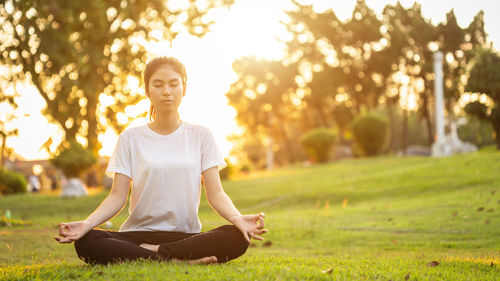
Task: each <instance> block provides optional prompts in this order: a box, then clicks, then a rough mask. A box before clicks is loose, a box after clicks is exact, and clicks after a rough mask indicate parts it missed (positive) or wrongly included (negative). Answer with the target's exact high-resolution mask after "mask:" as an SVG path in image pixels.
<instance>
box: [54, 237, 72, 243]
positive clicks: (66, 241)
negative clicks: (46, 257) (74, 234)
mask: <svg viewBox="0 0 500 281" xmlns="http://www.w3.org/2000/svg"><path fill="white" fill-rule="evenodd" d="M54 239H56V241H57V242H59V243H71V242H73V240H71V239H68V238H61V237H54Z"/></svg>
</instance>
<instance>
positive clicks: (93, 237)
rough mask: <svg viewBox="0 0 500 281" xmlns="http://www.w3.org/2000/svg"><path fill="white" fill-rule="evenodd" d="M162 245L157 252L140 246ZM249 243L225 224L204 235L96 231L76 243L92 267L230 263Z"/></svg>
mask: <svg viewBox="0 0 500 281" xmlns="http://www.w3.org/2000/svg"><path fill="white" fill-rule="evenodd" d="M144 243H145V244H153V245H160V247H159V249H158V253H155V252H153V251H150V250H147V249H144V248H142V247H139V245H140V244H144ZM247 248H248V242H247V241H246V240H245V238H244V237H243V234H241V232H240V231H239V230H238V229H237V228H236V227H235V226H234V225H223V226H221V227H218V228H215V229H212V230H210V231H207V232H203V233H184V232H175V231H127V232H115V231H105V230H98V229H94V230H91V231H90V232H88V233H87V234H86V235H85V236H83V237H82V238H80V239H79V240H77V241H75V249H76V252H77V253H78V257H80V259H82V260H83V261H85V262H86V263H89V264H108V263H115V262H120V261H128V260H136V259H139V258H143V259H151V260H171V259H179V260H189V259H199V258H203V257H209V256H215V257H217V262H219V263H221V262H227V261H230V260H232V259H235V258H237V257H239V256H241V255H243V254H244V253H245V252H246V250H247Z"/></svg>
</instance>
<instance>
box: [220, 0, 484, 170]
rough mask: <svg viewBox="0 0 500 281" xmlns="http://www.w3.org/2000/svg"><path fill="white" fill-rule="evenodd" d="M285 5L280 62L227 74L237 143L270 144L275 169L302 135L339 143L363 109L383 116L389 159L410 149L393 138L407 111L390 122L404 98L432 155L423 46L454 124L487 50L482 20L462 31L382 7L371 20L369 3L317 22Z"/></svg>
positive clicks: (253, 63)
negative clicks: (322, 130) (437, 64)
mask: <svg viewBox="0 0 500 281" xmlns="http://www.w3.org/2000/svg"><path fill="white" fill-rule="evenodd" d="M292 2H293V5H292V8H290V9H289V10H288V11H287V16H288V17H287V19H286V20H284V21H283V22H284V24H285V25H286V26H285V27H286V28H287V31H288V32H289V34H290V35H291V36H290V38H288V39H286V40H284V41H283V43H284V44H285V45H286V54H285V55H284V58H282V59H280V60H279V61H269V60H262V59H260V60H258V59H256V58H253V57H245V58H241V59H240V60H237V61H236V62H234V64H233V69H234V71H235V72H236V73H237V74H238V80H237V81H236V82H234V83H233V84H232V85H231V88H230V90H229V91H228V93H227V94H226V95H227V97H228V99H229V104H230V105H231V106H233V107H234V108H235V109H236V111H237V116H236V118H237V121H238V123H239V124H240V125H241V126H242V127H244V128H245V129H247V132H248V133H247V134H245V135H242V138H259V139H266V138H272V139H273V140H274V141H275V144H276V146H275V151H276V153H275V156H276V157H275V159H276V161H279V162H281V163H285V164H286V163H295V162H296V161H297V160H300V158H301V155H300V153H297V151H296V150H295V148H296V144H297V142H298V141H297V140H298V139H299V138H300V136H301V135H303V134H304V133H306V132H308V131H310V130H311V129H313V128H317V127H337V128H338V129H339V137H340V141H341V142H345V140H343V137H344V134H346V135H347V134H348V133H349V132H347V131H348V128H349V126H348V125H349V124H350V123H351V122H352V120H353V119H354V117H355V116H357V115H359V114H361V113H362V112H363V110H364V109H366V110H368V111H370V110H376V109H378V108H380V107H386V109H387V110H388V112H389V113H388V117H389V122H390V130H391V149H392V150H397V149H398V148H399V147H398V140H401V141H400V143H401V144H403V146H404V144H405V143H410V142H412V140H409V138H411V137H412V136H411V135H410V133H409V131H408V130H406V129H400V128H398V127H403V128H408V127H409V124H408V122H409V121H410V120H409V119H408V118H407V114H406V112H407V108H403V112H404V113H405V114H402V115H401V114H398V112H399V111H400V110H399V109H400V108H401V106H400V102H401V103H402V104H403V103H404V102H403V101H401V99H402V98H406V96H408V95H401V96H400V93H401V92H402V91H403V90H405V91H406V92H407V93H412V94H414V95H415V96H417V97H418V99H417V102H418V108H417V112H418V118H420V119H422V120H424V122H418V124H423V126H425V127H424V128H423V129H424V131H426V133H425V134H422V133H420V136H419V140H418V142H420V138H424V139H425V140H426V143H424V145H430V144H431V143H432V142H433V141H434V133H433V131H432V129H433V126H432V125H433V120H432V118H431V117H432V116H431V112H432V111H433V108H432V107H431V106H432V105H433V99H434V89H433V87H434V79H433V77H434V75H433V52H434V51H435V50H434V49H433V48H431V47H430V46H434V47H435V48H436V49H437V50H440V51H442V52H443V53H444V55H445V56H446V57H447V58H448V61H451V62H448V61H445V65H444V70H443V71H444V78H445V81H444V82H445V83H444V84H445V98H446V107H447V109H448V110H449V112H450V114H452V112H451V108H452V107H453V106H454V104H455V103H456V101H457V98H458V96H459V94H460V93H462V92H463V89H464V83H463V81H465V77H466V76H467V66H468V64H469V63H470V62H471V61H472V59H473V53H474V52H473V50H474V49H475V48H478V47H482V46H485V45H486V34H485V32H484V13H483V12H479V13H478V14H477V15H476V16H475V17H474V19H473V20H472V21H471V23H470V24H469V26H468V27H466V28H462V27H460V26H459V25H458V24H457V20H456V17H455V13H454V11H453V10H451V11H450V12H449V13H447V14H446V22H444V23H440V24H437V25H435V24H433V23H432V22H431V21H430V20H429V19H427V18H425V17H424V16H423V14H422V9H421V6H420V4H418V3H415V4H414V5H413V6H411V7H408V8H405V7H404V6H403V5H402V4H401V3H399V2H398V3H396V4H394V5H386V6H385V8H384V10H383V12H382V15H381V16H377V15H376V14H375V12H374V11H373V10H372V9H371V8H370V7H369V6H368V5H367V3H366V2H367V1H364V0H357V1H356V5H355V7H354V10H353V13H352V17H351V18H350V19H348V20H346V21H341V20H339V18H338V17H337V15H336V14H335V12H334V11H333V10H332V9H328V10H325V11H324V12H322V13H316V12H315V11H314V8H313V7H314V3H313V4H302V1H292ZM402 77H403V78H404V79H403V78H402ZM406 80H408V81H406ZM403 107H405V106H403ZM398 118H399V119H402V120H398ZM396 132H398V133H399V134H400V135H396ZM261 157H264V155H261Z"/></svg>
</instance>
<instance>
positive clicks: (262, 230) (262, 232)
mask: <svg viewBox="0 0 500 281" xmlns="http://www.w3.org/2000/svg"><path fill="white" fill-rule="evenodd" d="M254 232H255V233H256V234H264V233H267V229H257V230H255V231H254Z"/></svg>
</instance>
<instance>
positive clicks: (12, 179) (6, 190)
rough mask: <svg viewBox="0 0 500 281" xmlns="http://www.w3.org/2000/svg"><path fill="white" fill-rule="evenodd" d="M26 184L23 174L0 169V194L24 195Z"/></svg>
mask: <svg viewBox="0 0 500 281" xmlns="http://www.w3.org/2000/svg"><path fill="white" fill-rule="evenodd" d="M27 184H28V181H27V180H26V178H24V176H23V174H21V173H19V172H15V171H9V170H7V169H5V168H3V167H0V194H4V195H5V194H14V193H25V192H26V191H27V189H26V185H27Z"/></svg>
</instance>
